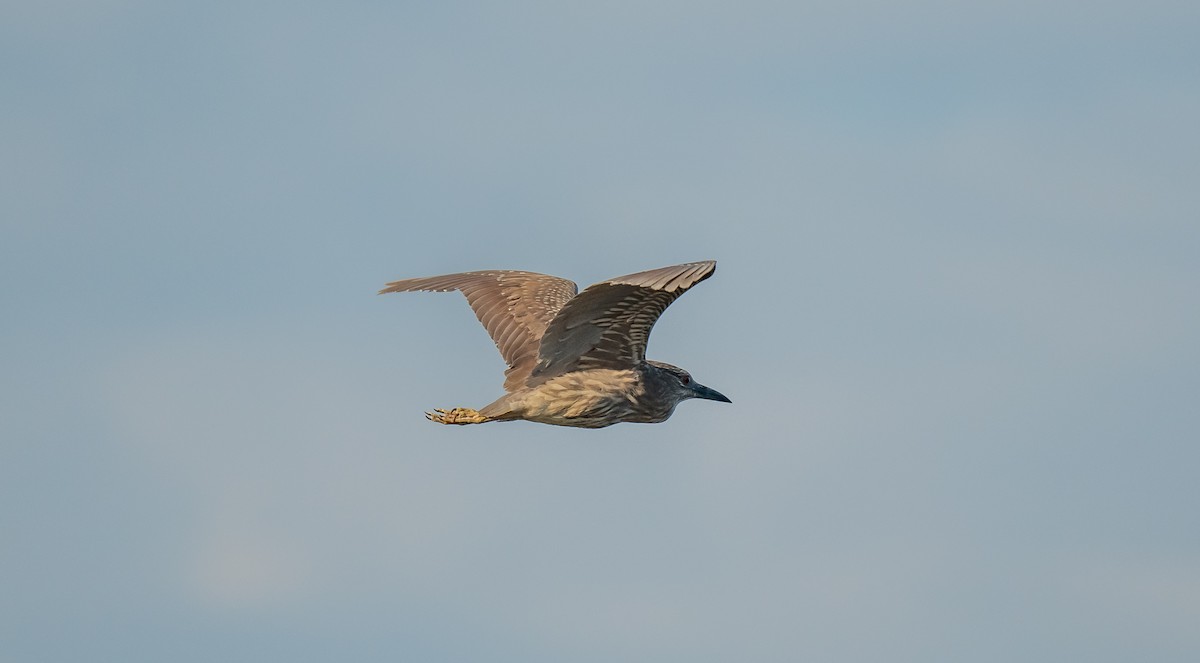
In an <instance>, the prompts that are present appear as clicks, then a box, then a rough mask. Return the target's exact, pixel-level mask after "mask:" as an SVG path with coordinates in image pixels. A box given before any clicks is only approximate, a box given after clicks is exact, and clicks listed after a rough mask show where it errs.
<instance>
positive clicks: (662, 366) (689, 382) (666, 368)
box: [646, 360, 733, 403]
mask: <svg viewBox="0 0 1200 663" xmlns="http://www.w3.org/2000/svg"><path fill="white" fill-rule="evenodd" d="M646 363H648V364H650V365H651V366H653V367H655V368H657V369H659V371H661V373H662V374H663V375H664V382H665V383H666V385H667V389H668V390H669V391H670V392H671V394H672V395H674V396H675V399H676V402H679V401H685V400H687V399H689V398H705V399H708V400H710V401H721V402H722V403H732V402H733V401H731V400H729V399H728V398H726V397H725V395H724V394H722V393H721V392H719V391H717V390H716V389H710V388H708V387H706V386H704V385H702V384H700V383H699V382H696V381H695V380H693V379H692V374H691V373H688V372H687V371H685V370H683V369H682V368H679V367H678V366H672V365H671V364H667V363H664V362H661V361H649V360H647V362H646Z"/></svg>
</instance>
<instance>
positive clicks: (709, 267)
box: [530, 260, 717, 382]
mask: <svg viewBox="0 0 1200 663" xmlns="http://www.w3.org/2000/svg"><path fill="white" fill-rule="evenodd" d="M716 269H717V263H716V262H714V261H711V260H709V261H704V262H695V263H686V264H683V265H674V266H671V267H662V268H660V269H652V270H649V271H645V272H638V273H636V274H629V275H627V276H618V277H617V278H614V279H609V280H608V281H603V282H601V283H597V284H595V285H592V286H589V287H588V288H586V289H584V291H583V292H581V293H579V294H578V295H576V296H575V297H574V298H573V299H571V300H570V301H568V302H567V303H566V304H565V305H564V306H563V307H562V308H561V310H559V311H558V314H557V315H555V316H554V319H553V320H552V321H551V322H550V324H549V325H548V326H547V327H546V331H545V333H544V334H543V335H542V339H541V343H540V346H539V349H538V363H537V366H536V367H535V368H534V369H533V372H532V373H531V374H530V377H531V382H540V381H545V380H547V379H549V378H551V377H554V376H556V375H562V374H563V373H568V372H570V371H574V370H581V369H589V368H630V367H632V366H635V365H637V364H638V363H639V362H642V361H645V359H646V343H647V341H648V340H649V337H650V330H651V329H652V328H653V327H654V323H655V322H657V321H658V318H659V317H660V316H661V315H662V314H663V311H665V310H666V309H667V307H668V306H670V305H671V302H673V301H675V300H676V299H678V298H679V297H680V296H681V295H683V293H685V292H687V290H688V289H689V288H691V287H692V286H694V285H696V284H697V283H699V282H701V281H703V280H704V279H707V278H708V277H710V276H712V275H713V273H714V272H715V271H716Z"/></svg>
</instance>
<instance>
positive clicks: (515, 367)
mask: <svg viewBox="0 0 1200 663" xmlns="http://www.w3.org/2000/svg"><path fill="white" fill-rule="evenodd" d="M451 290H458V291H460V292H462V293H463V294H464V295H466V298H467V303H469V304H470V305H471V309H472V310H473V311H475V316H476V317H477V318H479V322H480V323H482V324H483V327H484V329H486V330H487V333H488V335H489V336H491V337H492V341H493V342H495V344H496V348H497V349H498V350H500V356H502V357H504V361H505V362H506V363H507V364H508V370H507V371H505V373H504V375H505V380H504V389H505V390H507V391H515V390H517V389H519V388H521V387H523V386H524V385H525V382H526V380H527V378H528V377H529V374H530V372H531V371H532V370H533V368H534V366H535V365H536V363H537V358H538V349H539V347H540V346H541V339H542V335H543V334H544V333H545V332H546V328H547V326H549V324H550V322H551V320H553V319H554V316H555V315H557V314H558V312H559V310H560V309H562V307H563V305H565V304H566V303H567V302H568V301H570V299H571V298H572V297H574V296H575V293H577V292H578V291H579V288H578V286H576V285H575V284H574V283H573V282H571V281H568V280H567V279H562V278H558V277H557V276H548V275H546V274H537V273H534V272H519V271H509V270H492V271H481V272H463V273H460V274H446V275H443V276H431V277H428V278H417V279H405V280H402V281H393V282H391V283H389V284H387V286H386V287H385V288H384V289H382V290H380V291H379V294H384V293H389V292H414V291H429V292H449V291H451Z"/></svg>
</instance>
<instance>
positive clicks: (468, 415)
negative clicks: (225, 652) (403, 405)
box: [425, 407, 489, 426]
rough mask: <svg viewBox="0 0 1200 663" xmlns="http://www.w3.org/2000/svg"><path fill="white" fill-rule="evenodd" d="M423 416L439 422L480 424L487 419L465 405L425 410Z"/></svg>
mask: <svg viewBox="0 0 1200 663" xmlns="http://www.w3.org/2000/svg"><path fill="white" fill-rule="evenodd" d="M425 418H426V419H428V420H430V421H436V422H437V423H439V424H458V425H460V426H461V425H465V424H482V423H483V422H485V421H489V419H488V418H487V417H485V416H483V415H482V414H479V413H478V412H476V411H475V410H472V409H470V408H465V407H456V408H454V409H453V410H434V411H433V412H426V413H425Z"/></svg>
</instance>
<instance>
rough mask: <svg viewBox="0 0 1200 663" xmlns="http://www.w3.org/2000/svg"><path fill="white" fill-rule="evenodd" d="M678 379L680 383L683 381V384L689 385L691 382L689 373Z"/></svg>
mask: <svg viewBox="0 0 1200 663" xmlns="http://www.w3.org/2000/svg"><path fill="white" fill-rule="evenodd" d="M679 381H680V382H681V383H683V384H684V385H689V384H691V383H692V377H691V376H690V375H685V376H683V377H681V378H679Z"/></svg>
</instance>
